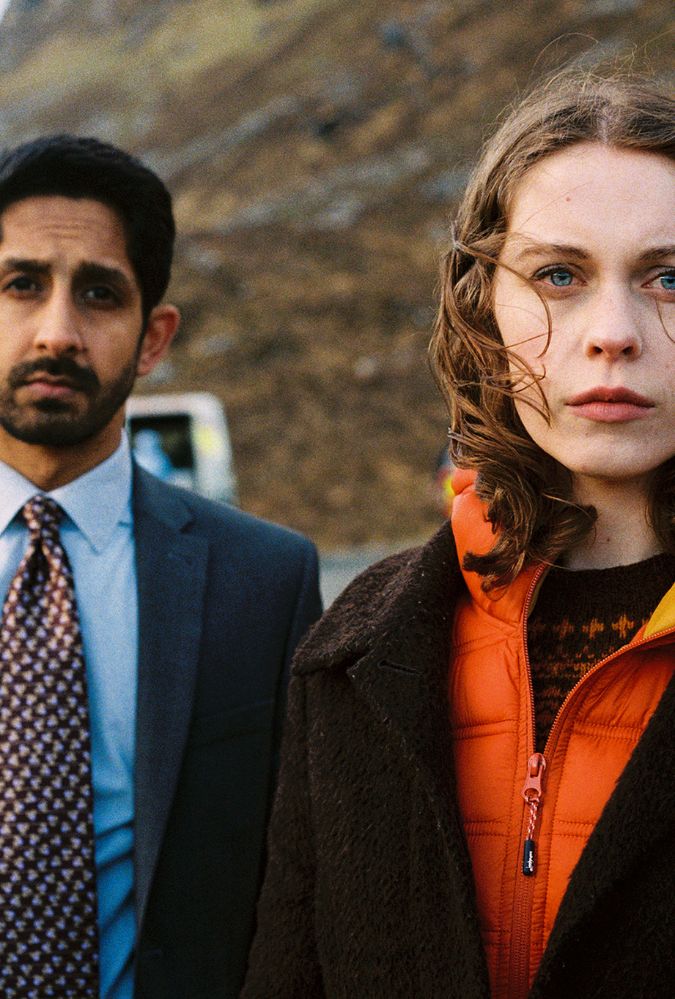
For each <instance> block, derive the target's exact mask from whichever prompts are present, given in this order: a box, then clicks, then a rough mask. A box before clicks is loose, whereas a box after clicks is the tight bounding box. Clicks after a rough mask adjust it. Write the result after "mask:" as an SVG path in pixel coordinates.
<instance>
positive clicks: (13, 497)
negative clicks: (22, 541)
mask: <svg viewBox="0 0 675 999" xmlns="http://www.w3.org/2000/svg"><path fill="white" fill-rule="evenodd" d="M131 486H132V463H131V449H130V447H129V441H128V439H127V436H126V434H122V440H121V442H120V445H119V447H118V448H117V450H116V451H115V452H113V454H111V455H110V457H109V458H106V460H105V461H103V462H101V464H100V465H96V466H95V468H92V469H90V471H88V472H85V474H84V475H81V476H79V478H77V479H73V481H72V482H68V483H67V484H66V485H65V486H59V488H58V489H54V490H52V492H50V493H48V495H49V496H51V497H52V498H53V499H55V500H56V502H57V503H59V504H60V506H62V507H63V509H64V511H65V512H66V514H67V515H68V517H69V518H70V519H71V520H72V521H73V523H74V524H75V525H76V526H77V528H78V529H79V530H80V531H81V532H82V534H84V536H85V537H86V538H87V540H88V541H89V543H90V544H91V546H92V548H94V550H95V551H101V549H103V548H104V547H105V546H106V544H107V542H108V541H109V539H110V536H111V535H112V532H113V530H114V529H115V527H116V526H117V524H119V523H122V524H130V523H131V521H132V514H131ZM39 491H40V490H38V489H37V488H36V486H35V483H33V482H31V481H30V480H29V479H27V478H25V477H24V476H23V475H21V474H20V473H19V472H17V471H16V469H14V468H11V467H10V466H9V465H5V464H4V462H0V534H1V533H2V532H3V531H4V530H5V529H6V528H7V526H8V524H9V523H10V522H11V521H12V520H13V518H14V517H15V516H16V514H17V513H18V512H19V510H20V509H21V507H22V506H23V505H24V503H25V502H26V501H27V500H29V499H30V497H31V496H34V495H35V493H36V492H39Z"/></svg>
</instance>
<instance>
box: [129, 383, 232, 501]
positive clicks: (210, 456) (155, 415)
mask: <svg viewBox="0 0 675 999" xmlns="http://www.w3.org/2000/svg"><path fill="white" fill-rule="evenodd" d="M126 412H127V429H128V431H129V437H130V439H131V446H132V448H133V450H134V456H135V458H136V460H137V461H138V463H139V464H140V465H142V466H143V467H144V468H147V469H148V471H150V472H153V473H154V474H155V475H158V476H159V478H161V479H165V480H166V481H167V482H174V483H176V484H177V485H181V486H185V487H187V488H188V489H194V491H195V492H198V493H201V495H202V496H207V497H208V498H209V499H215V500H223V501H225V502H226V503H236V502H237V482H236V477H235V473H234V464H233V460H232V445H231V443H230V434H229V431H228V429H227V420H226V418H225V411H224V409H223V405H222V403H221V401H220V399H218V398H217V397H216V396H215V395H212V394H211V393H209V392H181V393H172V394H166V395H161V394H160V395H145V396H143V395H132V396H131V397H130V398H129V399H128V400H127V407H126Z"/></svg>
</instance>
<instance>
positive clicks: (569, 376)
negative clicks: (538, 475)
mask: <svg viewBox="0 0 675 999" xmlns="http://www.w3.org/2000/svg"><path fill="white" fill-rule="evenodd" d="M500 263H503V264H506V265H508V266H509V267H511V268H513V269H514V270H515V271H517V272H518V273H519V274H521V275H523V276H524V277H526V278H528V279H529V282H530V283H529V284H528V283H527V282H526V281H524V280H523V279H522V278H521V277H518V276H516V275H515V274H513V273H511V272H510V271H508V270H507V269H506V267H498V268H497V272H496V277H495V285H494V310H495V316H496V319H497V324H498V326H499V330H500V332H501V335H502V339H503V341H504V344H505V345H506V346H507V347H510V348H513V349H514V350H515V352H516V353H518V354H519V355H520V357H522V358H523V359H524V360H525V361H527V362H528V363H529V364H530V366H531V367H532V369H533V370H534V371H535V372H537V373H538V374H542V375H543V378H542V380H541V382H540V385H541V388H542V389H543V392H544V395H545V396H546V400H547V403H548V407H549V410H550V423H547V421H546V419H545V418H544V417H543V416H541V415H539V414H538V413H537V412H536V411H535V410H533V409H532V408H531V407H530V406H528V405H527V404H526V402H525V400H526V399H532V400H534V401H536V400H537V399H538V398H539V396H538V393H537V392H536V389H534V388H532V387H530V388H527V389H525V390H524V391H523V392H522V393H521V394H520V395H519V397H518V399H517V401H516V408H517V410H518V414H519V415H520V418H521V420H522V422H523V424H524V426H525V429H526V430H527V432H528V434H529V435H530V437H531V438H532V439H533V440H534V441H535V443H536V444H538V445H539V447H540V448H542V449H543V450H544V451H546V452H547V453H548V454H549V455H551V456H552V457H553V458H555V459H556V460H557V461H558V462H560V463H561V464H562V465H564V466H565V467H566V468H568V469H569V470H570V471H571V472H572V475H573V478H574V479H575V481H576V482H577V483H581V481H582V480H583V479H585V478H586V477H590V478H592V479H601V480H604V481H605V482H611V481H616V480H631V479H633V480H637V481H641V480H642V481H644V479H645V477H646V476H648V474H649V473H650V472H651V471H652V470H654V469H655V468H657V467H658V466H659V465H661V464H662V463H663V462H665V461H666V460H667V459H668V458H670V457H671V456H672V455H673V454H675V166H674V165H673V163H672V162H671V161H670V160H668V159H667V158H666V157H664V156H660V155H656V154H652V153H644V152H637V151H631V150H623V149H610V148H607V147H605V146H603V145H601V144H599V143H595V142H584V143H579V144H578V145H576V146H572V147H570V148H568V149H565V150H562V151H561V152H557V153H554V154H552V155H551V156H549V157H547V158H546V159H544V160H542V161H540V162H539V163H538V164H536V165H535V166H534V167H532V168H531V169H530V170H529V171H528V173H527V174H526V175H525V176H524V178H523V179H522V181H521V182H520V184H519V185H518V186H517V187H516V190H515V192H514V197H513V202H512V206H511V213H510V218H509V226H508V232H507V237H506V240H505V244H504V248H503V251H502V253H501V256H500ZM535 288H536V289H537V290H538V292H539V293H540V295H541V296H542V297H543V299H544V301H545V302H546V304H547V305H548V308H549V311H550V315H551V329H552V332H551V338H550V343H549V345H548V347H546V332H547V328H548V324H547V317H546V310H545V308H544V306H543V304H542V302H541V300H540V298H539V297H538V295H537V292H536V291H535V290H534V289H535ZM669 337H670V339H669Z"/></svg>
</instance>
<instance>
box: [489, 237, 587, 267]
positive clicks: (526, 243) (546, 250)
mask: <svg viewBox="0 0 675 999" xmlns="http://www.w3.org/2000/svg"><path fill="white" fill-rule="evenodd" d="M509 244H516V253H515V258H514V259H515V261H520V260H527V259H528V258H529V257H544V256H549V257H550V256H553V257H564V258H565V259H568V260H569V259H570V258H573V259H576V260H588V259H589V257H590V254H589V253H587V252H586V250H584V249H582V248H581V247H580V246H572V245H571V244H569V243H546V242H540V241H539V240H536V239H531V238H529V237H527V236H520V235H516V234H514V235H512V236H509V237H507V240H506V243H505V247H506V246H509Z"/></svg>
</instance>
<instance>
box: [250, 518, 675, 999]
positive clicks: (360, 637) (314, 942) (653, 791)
mask: <svg viewBox="0 0 675 999" xmlns="http://www.w3.org/2000/svg"><path fill="white" fill-rule="evenodd" d="M463 585H464V584H463V580H462V577H461V573H460V570H459V566H458V563H457V556H456V553H455V547H454V541H453V537H452V532H451V529H450V527H449V525H445V526H444V527H443V528H442V529H441V530H440V531H439V532H438V534H437V535H436V536H435V537H434V538H432V540H431V541H430V542H429V543H428V544H427V545H425V546H424V547H423V548H420V549H414V550H412V551H409V552H404V553H403V554H401V555H397V556H394V557H393V558H390V559H387V560H386V561H384V562H382V563H380V564H379V565H377V566H375V567H373V568H371V569H369V570H368V571H367V572H366V573H365V574H364V575H363V576H361V577H360V578H359V579H357V580H356V581H355V582H354V583H352V585H351V586H350V587H349V588H348V589H347V590H346V591H345V593H344V594H343V595H342V597H341V598H340V599H339V600H338V601H337V602H336V603H335V604H334V605H333V607H332V608H331V610H330V611H329V613H328V614H326V615H325V616H324V618H323V619H322V621H321V622H320V623H319V624H318V625H317V626H316V627H315V629H314V630H313V631H312V632H311V633H310V635H309V637H308V639H307V640H306V641H305V643H304V645H303V646H302V647H301V649H300V650H299V652H298V655H297V658H296V663H295V668H294V675H293V678H292V680H291V690H290V695H289V696H290V700H289V715H288V722H287V729H286V734H285V750H284V755H283V760H282V769H281V776H280V782H279V788H278V793H277V798H276V804H275V809H274V815H273V818H272V824H271V830H270V839H269V861H268V869H267V876H266V880H265V885H264V888H263V892H262V895H261V899H260V903H259V908H258V932H257V935H256V939H255V942H254V945H253V950H252V952H251V957H250V966H249V974H248V977H247V981H246V985H245V987H244V991H243V993H242V999H488V996H489V986H488V976H487V969H486V963H485V958H484V954H483V951H482V945H481V939H480V934H479V927H478V917H477V913H476V906H475V899H474V889H473V878H472V872H471V866H470V861H469V857H468V853H467V849H466V843H465V839H464V835H463V831H462V827H461V822H460V818H459V814H458V810H457V805H456V801H455V794H454V778H453V773H452V754H451V747H450V733H449V725H448V704H447V673H448V656H449V642H450V634H451V625H452V619H453V610H454V605H455V600H456V597H457V594H458V592H459V588H461V587H462V586H463ZM674 715H675V681H673V682H671V684H670V686H669V687H668V689H667V691H666V693H665V694H664V696H663V698H662V700H661V703H660V704H659V707H658V708H657V710H656V712H655V714H654V716H653V718H652V720H651V722H650V724H649V726H648V728H647V730H646V732H645V734H644V736H643V738H642V740H641V741H640V743H639V744H638V747H637V749H636V751H635V753H634V754H633V756H632V758H631V760H630V762H629V764H628V766H627V767H626V769H625V771H624V772H623V774H622V776H621V778H620V780H619V782H618V784H617V787H616V790H615V792H614V793H613V795H612V796H611V798H610V800H609V802H608V803H607V806H606V808H605V810H604V812H603V814H602V817H601V819H600V821H599V822H598V825H597V826H596V828H595V830H594V831H593V833H592V835H591V837H590V839H589V841H588V844H587V846H586V849H585V850H584V852H583V854H582V856H581V859H580V861H579V864H578V865H577V867H576V868H575V870H574V872H573V874H572V878H571V880H570V884H569V886H568V890H567V893H566V895H565V897H564V898H563V901H562V904H561V907H560V910H559V912H558V917H557V920H556V923H555V925H554V928H553V931H552V933H551V936H550V939H549V943H548V947H547V949H546V951H545V953H544V956H543V959H542V962H541V965H540V967H539V971H538V974H537V977H536V979H535V982H534V984H533V987H532V989H531V993H530V996H531V999H570V997H577V999H581V997H584V999H585V997H588V999H591V997H593V999H641V997H642V999H670V996H671V995H672V990H673V980H674V976H673V971H674V968H673V954H674V953H675V946H674V943H675V941H674V940H673V927H674V925H675V920H673V918H672V915H673V914H672V901H671V900H672V893H673V892H672V889H673V868H672V863H673V773H674V767H673V763H674V760H673V756H674V753H673V736H672V732H673V720H674Z"/></svg>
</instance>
